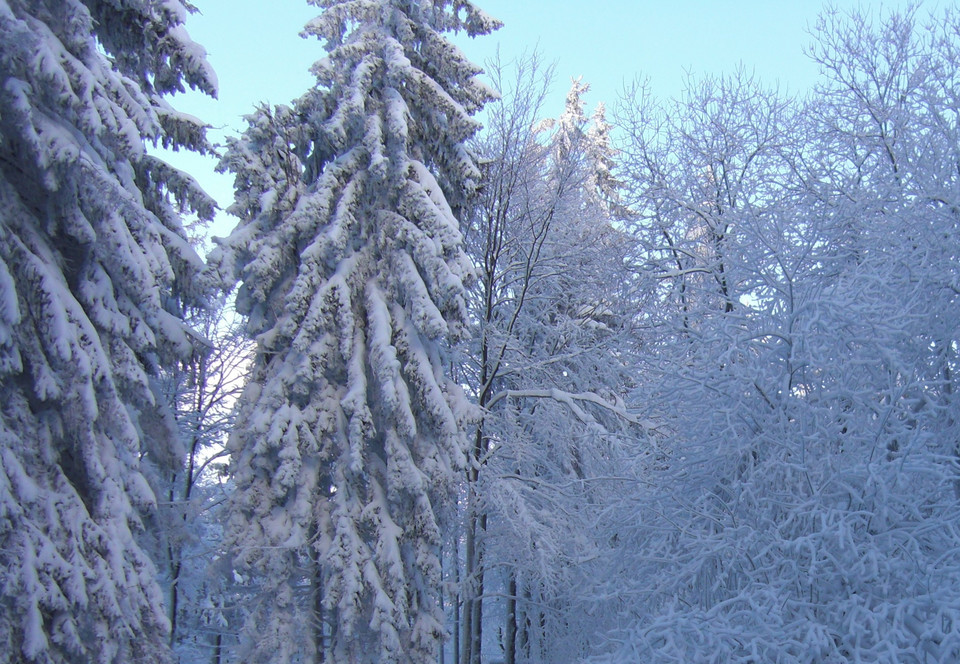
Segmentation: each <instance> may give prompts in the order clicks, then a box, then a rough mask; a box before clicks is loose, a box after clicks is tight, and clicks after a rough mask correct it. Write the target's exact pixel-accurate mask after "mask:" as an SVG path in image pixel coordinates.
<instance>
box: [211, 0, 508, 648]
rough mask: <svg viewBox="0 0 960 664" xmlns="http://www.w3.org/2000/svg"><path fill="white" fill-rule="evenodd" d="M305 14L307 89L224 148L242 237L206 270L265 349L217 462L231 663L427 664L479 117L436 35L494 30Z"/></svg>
mask: <svg viewBox="0 0 960 664" xmlns="http://www.w3.org/2000/svg"><path fill="white" fill-rule="evenodd" d="M316 4H317V5H319V6H320V7H321V8H322V13H321V14H320V16H319V17H318V18H316V19H315V20H313V21H311V22H310V23H309V24H308V25H307V27H306V31H305V34H307V35H312V36H316V37H318V38H319V39H320V40H322V41H323V42H324V44H325V46H326V49H327V51H328V56H327V58H325V59H324V60H321V61H319V62H318V63H316V65H315V66H314V69H313V71H314V73H315V74H316V76H317V86H316V87H315V88H314V89H312V90H310V91H308V92H307V93H306V94H305V95H304V96H303V97H302V98H301V99H299V100H297V101H296V102H295V103H294V105H293V107H292V108H286V107H280V108H277V109H273V110H271V109H266V108H262V109H260V110H259V111H258V112H257V113H255V114H254V115H252V116H250V118H249V119H248V121H249V123H250V127H249V129H248V131H247V133H246V134H245V135H244V136H243V137H242V138H241V139H239V140H236V141H233V142H231V144H230V146H229V150H228V152H227V154H226V156H225V160H224V166H225V168H227V169H229V170H231V171H232V172H234V173H235V174H236V178H237V203H236V205H235V206H234V208H233V210H234V211H235V212H236V213H237V214H238V215H239V216H240V217H241V222H240V225H239V226H238V228H237V229H236V230H235V231H234V233H233V234H232V235H231V237H230V238H228V239H227V240H226V241H225V242H223V243H222V245H221V249H220V250H219V251H218V252H217V253H216V255H215V257H214V258H213V259H212V263H213V264H214V265H215V266H216V267H217V269H218V271H219V274H220V275H221V277H222V278H223V279H224V280H225V281H226V282H227V283H228V284H229V283H230V282H232V281H233V280H235V279H238V278H239V279H240V280H241V281H242V286H241V288H240V291H239V294H238V300H237V303H238V309H239V310H240V311H242V312H244V313H247V314H248V315H249V317H250V322H249V331H250V333H251V334H252V335H255V336H256V340H257V344H258V350H257V356H256V360H255V366H254V369H253V375H252V378H251V381H250V384H249V386H248V387H247V389H246V392H245V394H244V396H243V399H242V405H241V412H240V418H239V421H238V426H237V429H236V431H235V433H234V435H233V437H232V440H231V443H230V447H231V452H232V455H233V457H232V458H233V461H232V468H233V473H234V477H235V481H236V493H235V496H234V498H233V501H232V515H233V516H232V520H231V524H230V532H231V542H232V545H233V547H234V548H235V550H236V553H237V560H238V563H239V564H240V565H241V566H243V567H244V568H251V569H253V570H254V571H256V572H258V575H256V576H257V578H258V579H259V583H260V584H261V589H262V591H263V592H262V593H261V595H260V598H261V599H260V600H259V602H258V603H256V604H254V605H253V606H251V607H250V615H249V619H248V624H249V629H248V630H247V633H246V639H247V643H246V648H247V654H246V655H245V657H246V658H247V659H246V661H272V662H289V661H302V662H318V661H321V660H323V659H324V658H325V657H330V658H332V659H333V660H335V661H353V662H433V661H434V660H435V658H436V655H437V651H438V648H439V646H440V644H441V643H442V641H443V639H444V636H445V634H444V632H445V629H444V626H443V622H442V620H443V617H442V614H441V612H440V604H439V593H440V563H439V558H438V550H439V544H440V521H441V519H442V517H443V516H444V513H445V512H446V511H448V510H449V507H448V506H449V504H450V502H451V499H452V495H453V489H454V488H455V486H456V481H457V478H458V474H459V473H460V472H461V471H462V469H463V468H464V464H465V447H466V442H465V438H464V435H463V431H464V429H465V426H466V424H467V422H468V421H469V420H470V419H471V418H473V417H475V411H474V409H473V408H472V407H470V406H469V404H468V403H467V401H466V400H465V398H464V396H463V393H462V390H461V388H460V387H459V385H457V383H456V382H455V381H453V380H451V379H450V378H449V377H448V376H447V375H446V371H445V367H446V366H448V362H449V360H450V359H451V358H450V357H449V356H448V350H447V349H448V348H449V343H450V342H452V341H456V340H457V339H459V338H461V337H463V336H464V334H465V331H466V326H467V323H468V315H467V307H466V299H465V293H464V284H465V282H469V281H470V280H472V278H473V274H472V267H471V265H470V262H469V260H468V259H467V257H466V255H465V254H464V252H463V250H462V249H461V243H462V236H461V231H460V228H459V222H458V214H459V211H460V210H461V209H462V208H463V206H464V205H465V204H466V202H467V199H468V197H469V196H470V195H471V194H472V192H473V191H474V190H475V189H476V188H477V186H478V182H479V178H480V173H479V171H478V169H477V167H476V165H475V164H474V161H473V158H472V156H471V154H470V152H469V151H468V149H467V147H466V144H465V143H466V141H467V140H468V139H469V138H470V137H471V136H472V135H473V134H474V133H475V132H476V131H477V129H478V127H479V125H478V123H477V122H476V121H475V120H473V119H472V118H471V115H472V114H473V113H475V112H476V111H478V110H479V109H480V107H481V106H482V105H483V103H484V102H485V101H487V100H488V99H489V98H490V92H489V90H488V89H487V88H486V87H485V86H483V85H482V84H480V83H479V82H478V81H477V80H476V79H475V76H476V75H477V74H478V73H479V69H478V68H477V67H475V66H474V65H472V64H471V63H469V62H468V61H467V60H466V59H465V58H464V57H463V55H462V54H461V53H460V52H459V51H458V50H457V49H456V48H455V47H454V46H453V45H452V44H451V43H450V42H448V41H447V39H446V38H445V37H444V36H443V33H445V32H448V31H457V30H464V31H466V32H467V34H469V35H471V36H474V35H480V34H484V33H487V32H489V31H490V30H492V29H494V28H495V27H497V25H498V24H497V22H496V21H494V20H493V19H491V18H489V17H488V16H486V15H485V14H483V13H482V12H481V11H480V10H479V9H477V8H476V7H474V6H473V4H472V3H470V2H466V1H462V0H457V1H455V2H446V1H439V0H434V1H427V0H367V1H359V2H358V1H351V2H346V1H341V0H324V1H322V2H317V3H316Z"/></svg>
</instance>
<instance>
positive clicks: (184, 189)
mask: <svg viewBox="0 0 960 664" xmlns="http://www.w3.org/2000/svg"><path fill="white" fill-rule="evenodd" d="M185 15H186V10H185V8H184V5H183V4H181V3H180V2H179V0H163V1H162V2H161V1H159V0H113V1H110V2H105V1H98V0H37V1H31V2H27V1H25V0H0V652H2V653H3V657H4V658H5V659H7V658H8V659H9V660H11V661H17V662H38V663H39V662H43V663H45V664H46V663H60V662H102V663H107V662H135V661H142V662H146V661H151V662H163V661H166V660H167V659H168V657H169V652H168V649H167V631H168V629H169V624H168V621H167V618H166V616H165V613H164V607H163V602H162V596H161V591H160V587H159V586H158V584H157V579H156V570H155V568H154V565H153V563H152V562H151V560H150V559H149V557H148V556H147V555H146V553H145V552H144V549H143V548H141V546H140V545H139V544H138V538H139V535H138V533H140V532H141V531H142V530H143V527H144V525H143V524H144V522H143V521H142V517H143V516H144V515H145V514H147V513H148V512H149V511H151V510H152V509H153V507H154V505H155V496H154V495H153V492H152V491H151V489H150V487H149V485H148V483H147V481H146V480H145V477H144V474H143V472H142V469H141V459H142V458H144V455H146V454H149V455H150V456H151V458H152V459H155V460H159V461H160V462H162V463H170V464H175V463H179V456H180V453H181V450H180V449H179V448H178V445H179V443H178V442H176V434H175V432H174V431H173V421H172V418H171V417H170V413H169V412H168V411H167V410H165V408H164V405H163V403H162V401H161V400H158V398H157V395H156V394H155V389H154V388H155V385H154V381H153V376H154V375H155V374H156V372H157V370H158V369H159V368H161V367H164V366H169V364H170V363H171V362H174V361H176V359H177V358H183V357H186V356H188V355H189V354H191V353H192V352H193V351H194V348H195V346H196V341H195V339H194V337H193V335H192V334H191V333H190V332H189V331H188V330H187V328H186V327H185V326H184V325H183V323H182V322H181V320H180V314H179V311H180V304H181V303H183V302H191V303H194V304H198V303H200V302H201V301H202V299H203V297H204V289H203V287H202V282H201V281H200V280H198V279H197V276H198V274H199V272H200V269H201V268H202V263H201V261H200V258H199V257H198V256H197V255H196V253H195V252H194V251H193V249H192V248H191V247H190V245H189V243H188V242H187V240H186V236H185V233H184V230H183V228H182V226H181V222H180V216H179V212H178V211H179V210H183V209H190V210H193V211H196V212H198V213H199V214H200V216H209V215H210V214H211V213H212V209H213V204H212V202H211V201H210V200H209V199H208V198H207V197H206V196H205V195H204V194H203V193H202V192H201V191H200V190H199V188H198V187H197V186H196V184H195V183H194V182H193V181H192V180H191V179H190V178H189V177H188V176H186V175H184V174H183V173H180V172H178V171H176V170H175V169H173V168H171V167H170V166H168V165H167V164H165V163H163V162H161V161H160V160H158V159H156V158H154V157H151V156H149V155H147V154H146V152H145V148H144V139H147V140H151V141H154V142H156V143H161V144H164V145H167V146H171V147H184V148H188V149H194V150H200V151H204V150H206V149H207V145H206V143H205V139H204V128H203V125H202V124H201V123H199V122H198V121H197V120H196V119H194V118H190V117H187V116H182V115H179V114H177V113H176V112H175V111H174V110H173V109H172V108H170V106H169V105H168V104H167V103H166V102H165V101H164V99H163V96H164V95H166V94H168V93H171V92H174V91H177V90H180V89H183V88H184V86H190V87H194V88H199V89H201V90H203V91H204V92H207V93H211V94H213V93H215V87H216V82H215V79H214V78H213V76H212V72H211V71H210V69H209V66H208V65H207V64H206V62H205V61H204V53H203V49H201V48H200V47H198V46H197V45H196V44H194V43H193V42H192V41H190V39H189V37H188V36H187V34H186V32H185V31H184V30H183V26H182V23H183V21H184V17H185Z"/></svg>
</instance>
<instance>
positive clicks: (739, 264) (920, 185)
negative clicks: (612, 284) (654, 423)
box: [603, 10, 960, 664]
mask: <svg viewBox="0 0 960 664" xmlns="http://www.w3.org/2000/svg"><path fill="white" fill-rule="evenodd" d="M958 28H960V22H958V17H957V15H956V14H954V13H948V14H945V15H942V16H939V17H934V18H931V19H930V21H929V23H928V25H926V26H922V27H921V26H920V25H919V24H918V19H917V16H916V11H915V10H911V11H907V12H904V13H893V14H885V15H882V17H881V15H879V14H876V15H875V14H871V13H866V14H862V13H856V12H855V13H852V14H850V15H841V14H838V13H828V14H827V15H825V16H824V18H823V19H822V20H821V22H820V23H819V24H818V25H817V27H816V30H815V32H814V36H815V38H816V41H815V43H814V46H813V47H812V51H811V55H812V56H813V57H814V59H815V60H816V61H817V62H818V63H819V64H820V66H821V68H822V70H823V72H824V74H825V76H824V80H823V82H822V83H821V84H820V85H819V86H818V89H817V94H816V95H815V96H814V97H812V98H811V99H810V100H808V101H806V102H804V103H803V104H801V103H799V102H794V101H790V100H786V99H784V98H783V97H781V96H780V95H778V94H776V93H774V92H770V91H764V90H762V89H760V88H758V87H757V86H756V85H754V84H753V83H752V82H751V81H750V80H749V79H747V78H745V77H743V76H739V77H731V78H726V79H723V80H719V81H706V82H704V84H702V85H700V86H691V88H690V90H691V93H692V94H691V96H690V97H689V98H688V99H687V100H685V101H684V102H683V103H679V104H677V105H676V106H675V107H674V108H672V109H670V112H669V113H667V114H659V115H658V114H656V113H654V112H652V110H653V109H652V107H651V106H649V105H643V104H640V105H638V106H636V107H634V108H633V110H632V111H631V110H630V109H627V115H626V118H625V120H626V122H625V127H626V128H627V129H628V130H629V133H630V135H631V140H630V142H629V144H628V146H627V147H626V148H625V150H626V151H627V152H628V154H629V157H630V158H629V159H628V162H627V163H629V164H631V166H632V167H633V168H634V169H635V170H634V177H635V179H632V182H631V185H632V188H631V191H632V193H633V194H634V195H635V204H636V207H635V209H636V210H637V213H638V219H639V220H640V225H639V227H640V228H641V229H642V232H643V234H644V235H645V237H646V238H647V241H648V243H649V256H650V260H651V267H652V268H653V269H654V270H655V271H657V272H659V273H660V275H661V277H662V282H663V284H664V285H663V287H662V289H661V291H660V294H661V295H662V299H661V302H662V304H661V307H660V309H659V312H658V316H659V319H660V320H659V323H658V327H659V329H660V330H661V332H662V335H661V336H660V337H659V341H657V339H656V337H653V338H652V339H651V342H650V343H651V346H650V351H651V352H650V356H649V358H646V361H645V362H644V365H643V366H644V371H643V372H642V373H640V374H639V375H641V376H643V377H644V380H643V384H642V385H641V386H640V387H639V389H638V392H639V393H640V394H641V395H642V397H643V400H644V401H645V402H648V403H652V404H657V411H658V412H657V413H656V415H657V418H658V420H659V421H660V423H661V426H662V430H663V431H664V432H666V433H667V434H668V436H667V439H666V440H665V441H664V450H665V454H664V456H663V458H662V459H660V460H658V463H657V465H656V466H655V467H653V468H651V472H650V474H649V479H650V480H651V481H652V485H651V488H650V489H649V490H645V491H643V492H641V493H639V494H638V495H634V496H632V497H630V499H629V500H628V501H626V502H625V503H623V504H621V505H620V506H618V508H617V510H618V512H619V513H620V515H621V517H622V521H623V523H625V524H629V525H627V526H625V527H623V528H621V529H620V531H619V533H618V537H619V539H620V541H621V542H623V543H624V548H623V551H624V555H623V557H622V559H621V562H620V567H619V570H616V569H614V570H611V572H610V573H609V578H610V579H611V581H612V583H611V586H610V588H609V592H610V593H612V592H614V591H615V592H616V595H617V598H618V600H619V601H622V599H623V598H629V605H630V607H631V611H632V612H633V614H634V616H635V617H634V620H633V624H632V625H629V626H628V627H627V628H626V629H623V630H618V631H617V632H613V633H611V635H610V636H611V638H610V640H608V641H607V643H606V644H605V646H604V647H605V648H608V649H609V654H608V656H607V657H605V658H604V659H603V661H610V662H636V661H644V662H664V663H665V662H678V661H685V662H744V663H746V662H783V663H787V662H789V663H791V664H792V663H802V664H813V663H815V662H870V663H880V662H884V663H893V662H927V661H928V662H953V661H957V659H958V657H960V605H958V597H960V583H958V580H960V553H958V552H960V536H958V533H960V509H958V508H960V503H958V499H957V496H958V493H957V486H958V483H957V482H958V476H957V468H958V453H960V450H958V445H957V440H958V438H957V435H958V425H957V422H958V406H960V403H958V400H957V389H958V386H957V384H956V369H957V339H958V334H960V327H958V321H960V298H958V292H960V289H958V288H957V283H958V281H957V280H958V267H957V262H956V257H957V255H958V253H960V243H958V238H960V232H958V230H960V228H958V224H960V216H958V210H960V195H958V192H960V186H958V185H960V175H958V172H957V169H956V165H957V163H958V162H960V151H958V147H957V146H958V143H957V134H956V132H957V126H956V119H955V118H956V117H957V116H958V112H960V108H958V100H960V77H958V74H957V72H958V71H960V45H958V42H957V35H958V34H960V30H958ZM948 118H949V119H948ZM631 503H632V505H633V507H632V508H631V507H630V504H631ZM630 579H633V580H634V581H632V582H631V581H630ZM614 580H616V581H614Z"/></svg>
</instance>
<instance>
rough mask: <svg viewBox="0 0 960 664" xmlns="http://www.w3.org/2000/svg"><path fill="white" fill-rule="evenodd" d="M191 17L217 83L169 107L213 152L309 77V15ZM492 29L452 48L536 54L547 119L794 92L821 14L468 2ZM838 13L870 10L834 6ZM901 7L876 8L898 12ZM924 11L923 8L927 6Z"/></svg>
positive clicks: (294, 0) (627, 3)
mask: <svg viewBox="0 0 960 664" xmlns="http://www.w3.org/2000/svg"><path fill="white" fill-rule="evenodd" d="M194 2H195V4H196V5H197V6H198V8H199V9H200V12H201V13H200V14H195V15H193V16H191V17H190V18H189V19H188V21H187V30H188V31H189V32H190V34H191V36H192V37H193V38H194V40H196V41H197V42H199V43H200V44H202V45H203V46H204V47H205V48H206V49H207V52H208V54H209V60H210V62H211V64H212V65H213V67H214V69H215V70H216V71H217V76H218V78H219V81H220V98H219V100H218V101H212V100H207V99H204V98H202V97H201V96H200V95H187V96H186V97H184V98H179V99H175V100H173V103H174V105H175V106H176V107H177V108H178V109H180V110H183V111H186V112H189V113H192V114H194V115H196V116H198V117H200V118H202V119H203V120H205V121H207V122H209V123H210V124H211V125H213V126H215V127H217V128H218V130H217V131H215V132H214V133H213V135H212V136H213V139H214V140H217V141H219V140H222V139H223V136H224V135H230V134H235V133H237V132H238V131H240V130H241V129H242V128H243V126H244V125H243V121H242V119H241V118H242V116H243V115H244V114H245V113H249V112H250V111H251V110H252V108H253V107H254V105H255V104H257V103H258V102H261V101H266V102H270V103H275V104H277V103H287V102H289V101H290V100H292V99H294V98H296V97H298V96H300V95H301V94H302V93H303V92H304V91H305V90H306V89H307V88H308V87H309V86H310V85H311V84H312V82H313V79H312V76H311V75H310V74H309V72H308V68H309V66H310V65H311V64H312V63H313V62H314V61H315V60H318V59H320V58H321V57H323V55H324V53H323V50H322V48H321V45H320V43H319V42H318V41H316V40H306V39H302V38H300V37H299V36H298V34H299V32H300V30H301V29H302V27H303V25H304V23H306V21H308V20H309V19H311V18H313V17H314V16H315V15H316V14H317V12H318V10H317V8H315V7H313V6H310V5H308V4H307V3H306V2H305V0H194ZM476 2H477V5H478V6H480V7H481V8H482V9H484V11H486V12H487V13H488V14H491V15H493V16H495V17H497V18H499V19H500V20H501V21H503V23H504V27H503V28H502V29H501V30H500V31H498V32H497V33H494V34H493V35H491V36H487V37H481V38H478V39H476V40H463V39H458V43H460V44H461V47H462V48H463V49H464V51H466V53H467V55H468V56H470V57H471V58H472V59H473V60H474V61H476V62H479V63H481V64H482V63H483V62H484V61H485V60H487V59H488V58H490V57H491V56H492V55H493V54H494V52H495V50H496V49H497V47H498V46H499V47H500V52H501V56H502V58H503V59H505V60H509V59H510V58H511V57H515V56H516V55H518V54H520V53H522V52H524V51H528V50H530V49H533V48H537V49H538V50H539V51H540V52H541V54H542V55H543V57H544V59H545V60H546V61H548V62H555V63H556V76H557V81H556V83H555V85H554V95H553V98H552V100H551V104H553V106H554V107H553V108H548V109H546V111H547V113H548V114H550V115H556V114H558V113H559V112H560V110H561V109H562V100H563V96H564V94H565V93H566V90H567V88H568V87H569V82H570V78H571V77H573V76H583V79H584V80H585V81H586V82H589V83H590V84H591V87H592V92H591V94H590V95H589V96H588V102H589V103H590V104H591V105H592V104H595V103H596V102H598V101H606V102H607V103H608V104H609V105H613V104H614V103H615V101H616V99H617V95H618V93H619V92H620V90H621V89H622V88H623V84H624V82H629V81H632V80H633V79H635V78H636V77H638V76H642V77H648V78H649V80H650V84H651V86H652V89H653V92H654V93H655V94H656V95H658V96H661V97H665V98H666V97H671V96H675V95H678V94H679V93H680V92H681V91H682V89H683V82H684V79H685V76H686V74H685V72H687V71H690V72H692V73H694V74H721V73H725V72H730V71H732V70H733V69H734V68H735V67H736V66H738V64H741V63H742V64H743V65H744V66H745V67H746V68H747V69H748V70H753V71H755V72H756V73H757V75H758V76H759V77H760V78H761V79H763V80H765V81H767V82H770V83H773V82H779V83H780V84H781V86H782V87H785V88H787V89H789V90H791V91H794V92H803V91H805V90H807V89H809V87H810V86H811V85H812V83H813V81H814V80H815V78H816V76H817V68H816V66H815V65H814V64H813V63H812V62H810V61H809V60H808V59H807V58H806V56H804V54H803V48H804V46H805V45H806V44H807V43H809V42H810V37H809V35H808V34H807V28H808V27H810V26H813V24H814V23H815V21H816V18H817V15H818V14H819V12H820V10H821V7H822V5H821V3H820V2H819V1H818V0H593V2H582V1H578V2H573V1H572V0H476ZM833 4H834V5H835V6H837V7H840V8H847V7H855V6H857V5H858V4H861V5H862V6H865V7H872V6H874V5H877V4H879V3H870V2H864V3H859V2H857V1H855V0H836V1H835V2H834V3H833ZM906 4H907V0H887V1H886V2H884V6H885V7H900V6H904V5H906ZM925 6H926V7H931V8H932V7H933V6H934V5H933V3H930V2H928V3H927V4H926V5H925ZM172 160H173V161H175V164H176V165H178V166H179V167H180V168H183V169H185V170H187V171H188V172H190V173H192V174H193V175H194V176H195V177H197V179H198V180H200V182H201V184H202V185H203V186H204V187H205V188H206V189H207V191H208V192H209V193H210V194H211V195H212V196H213V197H214V198H215V199H217V201H218V202H219V203H220V205H221V207H226V206H227V205H229V203H230V201H231V200H232V195H233V192H232V182H231V178H230V177H229V176H227V175H218V174H215V173H214V172H213V167H214V163H213V160H212V159H202V158H198V157H195V156H182V155H177V156H176V157H175V159H172ZM232 223H233V220H232V219H230V218H229V217H226V215H221V217H220V218H219V219H218V222H217V223H216V224H215V227H214V228H213V229H212V230H213V233H214V234H215V235H223V234H226V233H227V232H229V230H230V227H231V226H232Z"/></svg>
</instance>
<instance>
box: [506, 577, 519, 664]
mask: <svg viewBox="0 0 960 664" xmlns="http://www.w3.org/2000/svg"><path fill="white" fill-rule="evenodd" d="M504 641H505V642H504V644H503V662H504V664H516V662H517V575H516V573H515V572H514V571H513V570H511V571H510V582H509V583H508V585H507V624H506V628H505V629H504Z"/></svg>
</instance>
